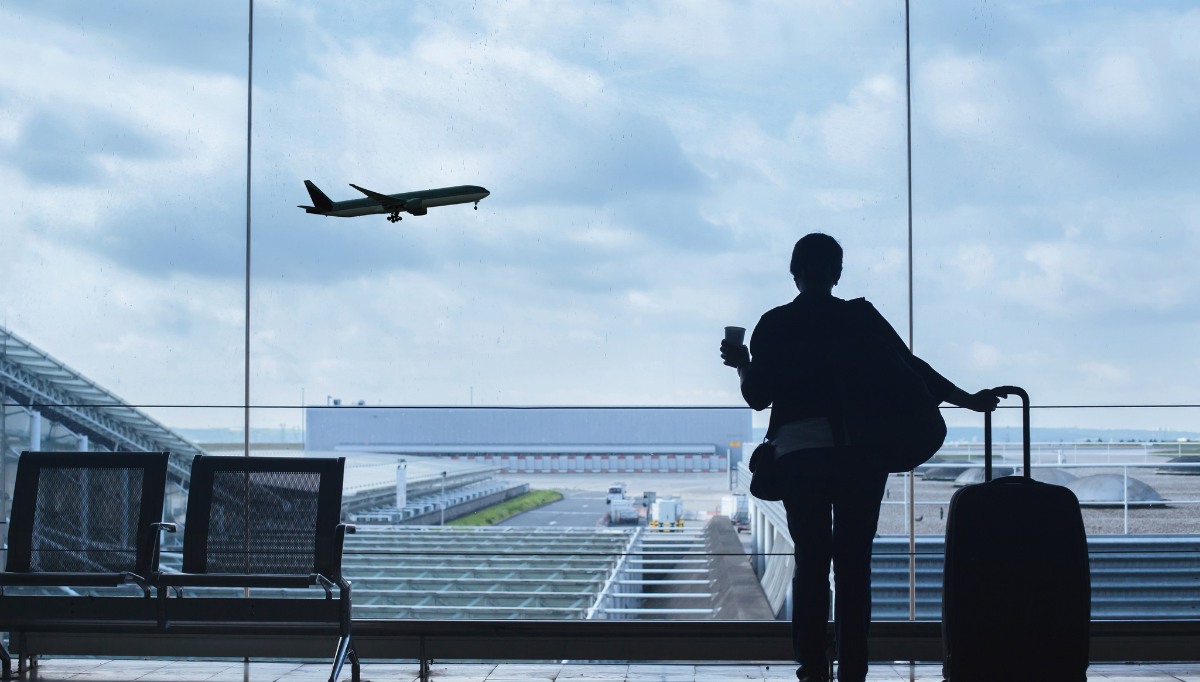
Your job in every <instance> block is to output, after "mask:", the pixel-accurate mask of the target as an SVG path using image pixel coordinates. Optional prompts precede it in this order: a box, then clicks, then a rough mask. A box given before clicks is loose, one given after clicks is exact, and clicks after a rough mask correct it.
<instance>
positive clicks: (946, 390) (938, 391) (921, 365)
mask: <svg viewBox="0 0 1200 682" xmlns="http://www.w3.org/2000/svg"><path fill="white" fill-rule="evenodd" d="M867 307H869V308H870V310H871V312H872V313H874V315H872V316H871V317H873V318H874V322H873V323H874V324H875V325H876V327H877V328H878V332H879V333H880V334H882V335H883V337H884V338H885V339H888V341H889V342H890V343H891V344H892V345H893V346H895V347H896V350H897V351H899V352H901V353H902V354H903V356H904V357H905V359H907V360H908V362H909V365H910V366H912V368H913V369H915V370H916V371H917V373H918V374H920V375H921V378H922V379H924V380H925V385H926V386H928V387H929V392H930V393H932V394H933V397H935V398H937V399H938V400H941V401H945V402H948V403H950V404H951V405H957V406H959V407H965V408H967V409H968V410H974V411H976V412H991V411H992V410H994V409H996V405H997V404H999V402H1000V398H998V397H997V396H996V395H995V394H994V393H992V392H991V391H989V390H986V389H985V390H982V391H976V392H975V393H967V392H966V391H964V390H962V389H961V388H959V387H958V386H956V385H955V384H954V382H952V381H950V380H949V379H947V378H946V377H944V376H942V375H941V374H940V373H938V371H937V370H935V369H934V368H933V367H932V366H930V364H929V363H928V362H925V361H924V360H922V359H921V358H919V357H917V356H916V355H913V353H912V351H911V350H909V348H908V344H907V343H905V342H904V339H902V338H900V335H899V334H897V333H896V330H895V328H893V327H892V325H891V324H890V323H889V322H888V321H887V318H885V317H884V316H883V315H882V314H880V312H879V311H878V310H876V309H875V306H873V305H871V304H870V303H869V302H867Z"/></svg>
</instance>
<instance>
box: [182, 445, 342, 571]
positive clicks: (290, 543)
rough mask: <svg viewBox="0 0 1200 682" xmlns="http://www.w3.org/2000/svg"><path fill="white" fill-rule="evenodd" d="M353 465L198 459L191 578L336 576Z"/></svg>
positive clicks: (186, 547) (190, 520)
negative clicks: (337, 538)
mask: <svg viewBox="0 0 1200 682" xmlns="http://www.w3.org/2000/svg"><path fill="white" fill-rule="evenodd" d="M345 464H346V458H344V457H337V458H332V457H240V456H213V455H198V456H197V457H196V458H195V459H194V460H192V481H191V489H190V491H189V492H188V502H187V523H186V525H185V527H184V536H183V571H184V573H237V574H246V575H264V574H290V575H299V574H303V575H308V574H311V573H320V574H321V575H324V576H327V577H329V576H332V575H333V574H334V573H335V571H337V570H338V568H337V566H336V565H335V564H336V563H337V559H336V557H335V556H334V554H335V552H334V533H335V532H336V528H337V524H338V522H339V521H340V518H341V510H342V476H343V471H344V469H345Z"/></svg>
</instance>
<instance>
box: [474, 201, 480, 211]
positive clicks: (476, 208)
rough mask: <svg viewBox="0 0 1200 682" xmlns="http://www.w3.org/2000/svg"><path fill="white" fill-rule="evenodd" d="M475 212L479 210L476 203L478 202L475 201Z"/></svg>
mask: <svg viewBox="0 0 1200 682" xmlns="http://www.w3.org/2000/svg"><path fill="white" fill-rule="evenodd" d="M475 210H476V211H478V210H479V202H478V201H476V202H475Z"/></svg>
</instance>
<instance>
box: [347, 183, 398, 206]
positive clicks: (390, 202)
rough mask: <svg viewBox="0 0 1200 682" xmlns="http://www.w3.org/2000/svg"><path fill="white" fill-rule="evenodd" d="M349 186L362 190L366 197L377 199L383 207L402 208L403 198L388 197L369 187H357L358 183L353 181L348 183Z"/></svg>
mask: <svg viewBox="0 0 1200 682" xmlns="http://www.w3.org/2000/svg"><path fill="white" fill-rule="evenodd" d="M350 186H351V187H353V188H354V189H356V190H358V191H360V192H362V193H363V194H365V195H367V197H368V198H370V199H374V200H375V201H378V202H379V203H380V204H382V205H383V206H384V207H385V208H395V209H402V208H404V200H403V199H397V198H395V197H389V196H388V195H386V194H380V193H379V192H372V191H371V190H369V189H363V188H362V187H359V186H358V185H356V184H354V183H353V182H352V183H350Z"/></svg>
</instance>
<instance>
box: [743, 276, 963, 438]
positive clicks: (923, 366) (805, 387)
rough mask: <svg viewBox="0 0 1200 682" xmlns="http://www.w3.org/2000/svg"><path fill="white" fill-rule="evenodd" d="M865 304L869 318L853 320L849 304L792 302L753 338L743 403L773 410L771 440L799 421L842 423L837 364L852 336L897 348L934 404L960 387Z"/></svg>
mask: <svg viewBox="0 0 1200 682" xmlns="http://www.w3.org/2000/svg"><path fill="white" fill-rule="evenodd" d="M863 303H864V305H860V306H856V307H855V308H856V310H857V311H864V312H862V313H861V314H859V315H855V316H854V317H855V319H853V320H851V319H849V318H850V317H851V315H852V314H851V313H850V312H849V310H848V309H849V302H848V301H845V300H843V299H840V298H837V297H835V296H825V295H813V294H803V293H802V294H800V295H799V296H797V297H796V298H795V299H794V300H793V301H792V302H790V303H787V304H785V305H781V306H779V307H777V308H773V309H771V310H768V311H767V312H766V313H765V314H763V316H762V318H761V319H760V320H759V321H758V325H757V326H755V328H754V333H753V335H752V336H751V337H750V354H751V358H752V360H751V362H750V365H749V366H748V367H746V368H745V369H744V370H743V373H742V397H743V398H745V399H746V404H748V405H749V406H750V407H752V408H754V409H755V410H763V409H766V408H767V407H771V422H770V426H769V427H768V429H767V437H768V438H773V437H774V435H775V432H776V431H777V430H778V429H779V427H780V426H782V425H784V424H787V423H789V422H793V421H796V420H798V419H804V418H810V417H829V418H831V419H834V420H835V421H836V419H837V417H838V414H837V412H838V410H837V403H836V399H835V395H836V390H835V386H836V382H837V381H838V376H837V375H836V374H837V373H836V371H835V370H834V367H835V365H836V362H835V361H834V358H835V357H836V355H835V354H836V353H837V352H838V351H839V347H840V346H842V345H844V342H843V341H840V340H839V339H842V338H844V336H843V335H844V334H846V333H870V334H876V335H878V336H879V337H880V338H882V339H884V340H885V342H887V343H889V344H893V345H895V346H896V349H897V351H899V352H900V353H901V354H902V355H903V357H904V358H905V359H906V360H907V361H908V362H909V364H910V366H911V367H912V368H913V369H914V370H916V372H917V373H918V374H919V375H921V378H922V379H924V380H925V384H926V387H927V388H928V389H929V392H930V393H932V394H933V396H934V398H936V399H938V400H939V401H942V400H945V398H946V396H947V395H949V392H950V390H951V389H952V388H953V387H954V384H952V383H951V382H950V380H948V379H946V378H945V377H943V376H942V375H941V374H938V373H937V371H935V370H934V369H933V368H932V367H930V366H929V364H928V363H926V362H925V361H924V360H921V359H920V358H918V357H917V356H915V355H913V354H912V353H911V352H909V350H908V345H907V344H905V343H904V340H903V339H902V338H900V335H899V334H897V333H896V330H895V329H893V328H892V325H890V324H888V321H887V320H886V319H884V317H883V315H880V314H879V311H878V310H876V309H875V307H874V306H873V305H871V304H870V303H869V302H866V301H863ZM851 329H853V330H855V331H853V332H850V330H851Z"/></svg>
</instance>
